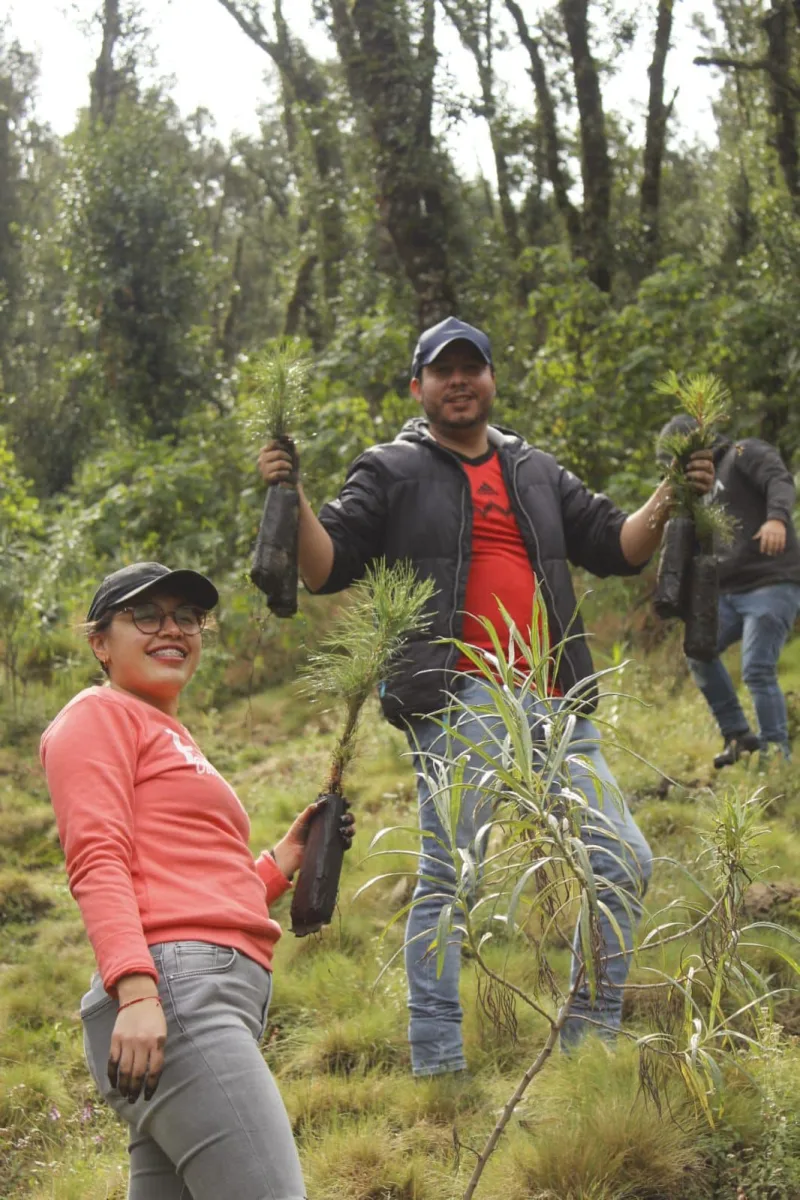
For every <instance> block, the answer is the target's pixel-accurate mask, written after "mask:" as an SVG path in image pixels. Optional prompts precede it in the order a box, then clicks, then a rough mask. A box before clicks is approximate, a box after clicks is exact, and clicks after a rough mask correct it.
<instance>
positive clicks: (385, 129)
mask: <svg viewBox="0 0 800 1200" xmlns="http://www.w3.org/2000/svg"><path fill="white" fill-rule="evenodd" d="M321 6H324V10H325V11H326V12H327V13H328V16H329V20H330V25H331V29H332V32H333V35H334V38H335V41H336V45H337V48H338V50H339V55H340V58H341V60H342V63H343V65H344V68H345V73H346V77H347V80H348V84H349V87H350V91H351V93H352V96H353V99H354V101H355V102H356V104H357V105H358V106H360V108H361V111H362V112H363V114H364V116H365V119H366V121H367V123H368V126H369V128H370V130H371V133H372V142H373V147H372V148H373V155H374V170H375V176H376V180H377V186H378V193H379V194H378V210H379V213H380V216H381V218H382V220H383V222H384V224H385V225H386V228H387V229H388V231H389V234H390V236H391V239H392V243H393V245H394V248H395V251H396V253H397V256H398V259H399V261H400V262H401V264H402V266H403V269H404V271H405V273H406V276H407V277H408V280H409V282H410V283H411V286H412V287H413V289H414V293H415V295H416V299H417V315H418V320H419V323H420V325H423V326H424V325H430V324H431V323H432V322H435V321H438V320H441V319H442V318H443V317H445V316H447V314H448V313H452V312H454V311H456V309H457V307H458V305H457V298H456V292H455V285H454V282H453V277H452V271H451V267H450V262H449V256H448V242H449V230H448V226H449V220H448V210H447V200H446V195H445V184H444V175H443V171H442V168H441V164H440V161H439V159H438V156H437V154H436V150H435V147H434V138H433V130H432V116H433V92H434V72H435V69H436V59H437V53H436V45H435V40H434V33H435V10H434V0H422V2H421V6H420V10H419V11H420V16H419V19H418V21H415V20H414V18H413V17H412V8H411V5H410V4H409V3H407V0H355V3H354V4H352V6H351V5H350V4H349V3H348V0H321Z"/></svg>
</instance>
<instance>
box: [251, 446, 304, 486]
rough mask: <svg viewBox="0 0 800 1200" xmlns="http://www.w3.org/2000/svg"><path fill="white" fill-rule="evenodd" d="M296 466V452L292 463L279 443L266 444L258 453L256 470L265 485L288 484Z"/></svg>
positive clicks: (290, 456) (288, 453)
mask: <svg viewBox="0 0 800 1200" xmlns="http://www.w3.org/2000/svg"><path fill="white" fill-rule="evenodd" d="M297 466H298V464H297V451H295V460H294V461H293V460H292V455H291V454H290V452H289V451H288V450H286V449H285V448H284V446H282V445H281V444H280V443H279V442H276V441H273V442H268V443H267V445H266V446H262V447H261V449H260V450H259V452H258V470H259V472H260V474H261V478H262V479H263V480H264V482H265V483H268V484H273V483H288V482H289V481H290V480H291V479H292V473H293V472H294V471H296V469H297Z"/></svg>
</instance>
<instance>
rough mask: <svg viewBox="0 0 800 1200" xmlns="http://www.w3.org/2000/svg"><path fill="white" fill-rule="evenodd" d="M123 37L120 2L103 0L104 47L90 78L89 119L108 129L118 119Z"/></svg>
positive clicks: (117, 0)
mask: <svg viewBox="0 0 800 1200" xmlns="http://www.w3.org/2000/svg"><path fill="white" fill-rule="evenodd" d="M121 36H122V18H121V17H120V11H119V0H103V44H102V46H101V47H100V54H99V55H98V57H97V61H96V63H95V67H94V70H93V71H92V73H91V75H90V76H89V84H90V87H91V95H90V100H89V116H90V118H91V120H92V121H93V122H95V121H102V122H103V124H104V125H105V126H106V127H108V126H109V125H110V124H111V122H112V121H113V120H114V113H115V111H116V107H117V100H118V99H119V93H120V90H121V87H120V85H121V78H120V73H119V72H118V71H117V70H116V68H115V66H114V49H115V47H116V44H117V42H118V41H119V39H120V37H121Z"/></svg>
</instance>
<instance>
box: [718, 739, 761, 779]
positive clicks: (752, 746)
mask: <svg viewBox="0 0 800 1200" xmlns="http://www.w3.org/2000/svg"><path fill="white" fill-rule="evenodd" d="M760 749H761V741H760V739H759V737H758V734H755V733H752V732H751V730H749V729H748V730H747V732H746V733H737V734H736V736H735V737H730V738H726V739H725V748H724V749H723V750H722V751H721V752H720V753H719V754H718V755H717V756H716V758H715V759H714V766H715V767H716V769H717V770H718V771H720V770H721V769H722V768H723V767H732V766H733V764H734V763H737V762H738V761H739V759H740V758H741V757H742V755H743V754H754V753H755V751H756V750H760Z"/></svg>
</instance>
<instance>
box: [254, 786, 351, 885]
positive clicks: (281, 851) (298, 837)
mask: <svg viewBox="0 0 800 1200" xmlns="http://www.w3.org/2000/svg"><path fill="white" fill-rule="evenodd" d="M327 803H328V799H327V796H322V797H321V798H320V799H319V800H316V801H315V802H314V803H313V804H309V806H308V808H304V809H303V811H302V812H301V813H300V816H299V817H297V818H296V820H295V821H293V822H292V824H291V825H290V827H289V829H288V831H287V832H286V833H285V834H284V835H283V837H282V838H281V840H280V841H279V842H276V844H275V849H274V850H273V851H272V857H273V858H274V859H275V862H276V863H277V865H278V867H279V869H280V871H281V872H282V873H283V874H284V875H285V876H286V878H287V879H291V878H292V876H293V875H294V873H295V871H299V869H300V867H301V866H302V865H303V855H304V854H305V850H306V842H307V841H308V831H309V828H310V822H311V818H312V817H313V816H314V815H315V813H318V812H319V811H320V810H321V809H322V808H323V807H324V806H325V805H326V804H327ZM345 803H347V801H345ZM355 832H356V819H355V817H354V816H353V814H352V813H350V812H346V813H344V815H343V816H342V821H341V824H340V826H339V833H340V835H341V838H342V841H343V842H344V848H345V850H349V849H350V847H351V846H352V844H353V837H354V835H355Z"/></svg>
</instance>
